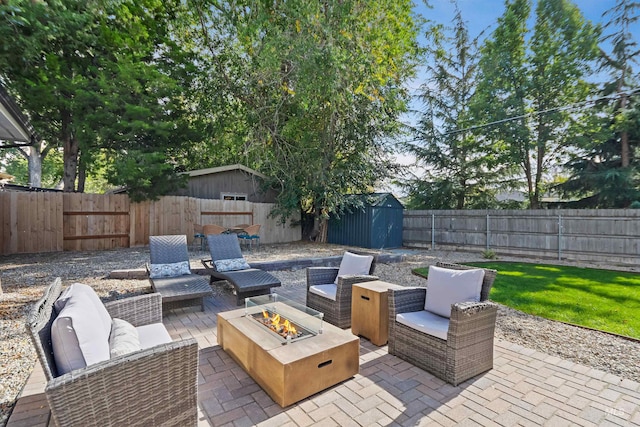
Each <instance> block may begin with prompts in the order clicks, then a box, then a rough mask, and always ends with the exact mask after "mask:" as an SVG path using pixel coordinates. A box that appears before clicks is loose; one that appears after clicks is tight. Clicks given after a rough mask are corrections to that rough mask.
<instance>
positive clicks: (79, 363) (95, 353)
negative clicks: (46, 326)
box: [51, 292, 111, 375]
mask: <svg viewBox="0 0 640 427" xmlns="http://www.w3.org/2000/svg"><path fill="white" fill-rule="evenodd" d="M96 297H97V296H96ZM103 309H104V306H103ZM105 311H106V309H105ZM110 332H111V326H109V328H107V329H106V330H105V328H104V323H103V319H102V318H101V316H100V313H99V310H97V309H96V307H95V304H94V301H92V299H91V297H90V295H88V294H87V293H85V292H78V293H73V295H71V297H70V298H68V299H67V301H66V304H65V305H64V308H63V309H62V311H61V312H60V314H58V317H56V319H55V320H54V321H53V323H52V325H51V344H52V346H53V357H54V359H55V361H56V366H57V368H58V373H59V374H60V375H62V374H66V373H67V372H71V371H73V370H75V369H80V368H84V367H85V366H88V365H91V364H94V363H98V362H102V361H103V360H108V359H109V357H110V354H109V333H110Z"/></svg>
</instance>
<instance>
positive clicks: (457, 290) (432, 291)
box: [424, 265, 484, 318]
mask: <svg viewBox="0 0 640 427" xmlns="http://www.w3.org/2000/svg"><path fill="white" fill-rule="evenodd" d="M483 279H484V270H483V269H481V268H474V269H472V270H451V269H448V268H442V267H436V266H434V265H431V266H429V276H428V277H427V298H426V300H425V303H424V309H425V310H427V311H430V312H432V313H435V314H437V315H439V316H443V317H447V318H448V317H451V305H452V304H455V303H458V302H464V301H480V290H481V289H482V280H483Z"/></svg>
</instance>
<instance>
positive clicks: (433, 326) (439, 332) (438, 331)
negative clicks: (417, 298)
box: [396, 310, 449, 340]
mask: <svg viewBox="0 0 640 427" xmlns="http://www.w3.org/2000/svg"><path fill="white" fill-rule="evenodd" d="M396 322H398V323H402V324H403V325H405V326H408V327H410V328H413V329H416V330H418V331H420V332H424V333H425V334H429V335H432V336H434V337H438V338H440V339H443V340H446V339H447V334H448V333H449V319H448V318H446V317H442V316H438V315H437V314H433V313H431V312H429V311H425V310H420V311H412V312H409V313H400V314H397V315H396Z"/></svg>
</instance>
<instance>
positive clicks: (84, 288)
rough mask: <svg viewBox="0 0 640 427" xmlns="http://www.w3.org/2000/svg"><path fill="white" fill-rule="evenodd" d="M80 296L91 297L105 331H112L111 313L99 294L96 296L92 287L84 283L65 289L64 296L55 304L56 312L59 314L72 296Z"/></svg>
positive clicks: (61, 295)
mask: <svg viewBox="0 0 640 427" xmlns="http://www.w3.org/2000/svg"><path fill="white" fill-rule="evenodd" d="M78 294H84V295H87V296H88V297H89V299H90V300H91V304H92V305H93V307H95V309H96V314H97V315H98V316H100V320H101V321H102V327H103V328H104V330H109V331H111V316H110V315H109V312H108V311H107V309H106V308H105V306H104V304H103V303H102V301H101V300H100V297H99V296H98V294H96V291H94V290H93V288H92V287H91V286H88V285H85V284H83V283H74V284H72V285H71V286H69V287H68V288H67V289H65V290H64V291H63V292H62V294H60V296H59V297H58V299H57V300H56V302H54V303H53V306H54V308H55V309H56V312H57V313H58V314H59V313H60V312H61V311H62V310H63V309H64V307H65V306H66V304H67V302H68V301H69V299H70V298H71V297H72V296H74V295H78Z"/></svg>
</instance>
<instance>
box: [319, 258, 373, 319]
mask: <svg viewBox="0 0 640 427" xmlns="http://www.w3.org/2000/svg"><path fill="white" fill-rule="evenodd" d="M350 252H352V253H354V254H358V253H357V252H355V251H350ZM360 255H370V254H364V253H362V254H360ZM375 269H376V257H375V256H373V260H372V261H371V267H370V268H369V274H368V275H345V276H340V277H338V272H339V270H340V269H339V268H338V267H309V268H307V306H308V307H310V308H313V309H314V310H317V311H320V312H322V313H324V320H326V321H327V322H329V323H331V324H332V325H335V326H337V327H339V328H342V329H346V328H349V327H350V326H351V290H352V286H353V285H354V284H355V283H360V282H370V281H372V280H378V277H377V276H373V273H374V271H375ZM336 277H337V278H338V282H337V284H336V294H335V300H333V299H331V298H327V297H325V296H322V295H318V294H316V293H314V292H311V291H310V289H311V287H312V286H316V287H317V286H322V285H327V284H332V283H334V281H335V280H336Z"/></svg>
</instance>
